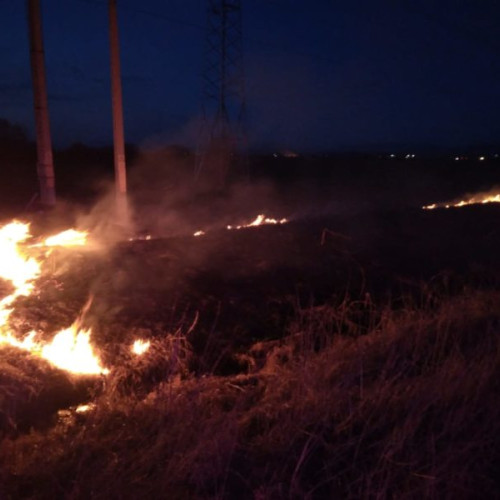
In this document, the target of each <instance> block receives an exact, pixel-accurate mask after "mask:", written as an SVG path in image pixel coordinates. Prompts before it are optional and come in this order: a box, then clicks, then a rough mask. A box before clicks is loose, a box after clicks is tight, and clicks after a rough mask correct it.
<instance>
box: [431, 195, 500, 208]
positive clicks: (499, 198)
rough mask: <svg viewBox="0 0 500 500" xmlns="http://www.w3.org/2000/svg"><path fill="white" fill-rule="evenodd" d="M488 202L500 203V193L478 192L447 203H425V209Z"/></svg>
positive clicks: (457, 206)
mask: <svg viewBox="0 0 500 500" xmlns="http://www.w3.org/2000/svg"><path fill="white" fill-rule="evenodd" d="M486 203H500V193H478V194H475V195H474V196H471V197H470V198H467V199H465V200H459V201H455V202H446V203H432V204H431V205H424V206H423V207H422V208H423V209H424V210H434V209H435V208H450V207H454V208H459V207H465V206H467V205H480V204H483V205H484V204H486Z"/></svg>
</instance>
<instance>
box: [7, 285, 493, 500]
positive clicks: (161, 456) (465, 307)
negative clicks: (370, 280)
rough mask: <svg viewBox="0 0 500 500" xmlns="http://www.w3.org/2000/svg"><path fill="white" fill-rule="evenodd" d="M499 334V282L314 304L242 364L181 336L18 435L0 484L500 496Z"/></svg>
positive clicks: (116, 492) (162, 491)
mask: <svg viewBox="0 0 500 500" xmlns="http://www.w3.org/2000/svg"><path fill="white" fill-rule="evenodd" d="M424 302H425V301H424ZM428 302H430V300H429V301H428ZM361 310H362V311H364V312H365V313H366V311H368V315H367V316H366V314H365V315H364V316H363V315H361V316H360V314H359V311H361ZM356 318H357V319H356ZM499 334H500V294H499V293H496V292H474V293H470V294H466V295H462V296H459V297H455V298H446V299H442V300H436V299H435V298H433V300H432V307H431V306H429V305H427V306H424V307H414V306H413V305H411V304H407V305H406V306H405V307H404V308H400V309H399V310H397V311H396V310H394V309H391V308H377V307H375V306H374V305H373V304H371V303H369V301H368V300H365V301H364V302H362V303H354V302H353V303H343V304H341V305H339V306H338V307H333V306H323V307H319V308H315V309H308V310H304V311H300V312H298V314H297V316H296V319H295V321H294V322H293V323H292V324H291V325H290V326H289V329H288V332H287V335H286V336H285V337H284V338H283V339H282V340H280V341H269V342H261V343H259V344H257V345H254V346H253V347H252V348H251V349H249V350H248V351H247V352H245V353H240V354H239V356H238V359H239V361H240V363H241V365H242V367H245V370H246V371H245V373H240V374H238V375H233V376H228V377H217V376H214V375H206V376H202V377H195V376H194V375H192V374H191V373H189V371H188V370H187V367H188V361H189V359H190V354H189V352H188V351H189V345H188V343H187V342H186V341H185V340H182V339H180V338H179V340H178V342H177V344H176V343H175V342H173V341H172V339H170V340H168V342H167V341H165V342H167V343H166V344H161V343H159V344H157V345H153V346H152V352H151V353H150V354H149V355H145V356H143V357H141V358H140V359H135V360H132V361H130V363H129V364H124V365H123V367H122V368H121V369H119V370H116V371H115V372H114V373H111V374H110V375H109V378H108V379H106V384H105V387H104V390H103V392H102V393H100V394H99V395H98V396H96V397H95V399H94V401H93V403H95V407H92V408H91V409H90V410H88V411H87V412H81V413H76V412H67V413H66V414H65V415H64V418H61V419H60V420H59V422H58V423H57V424H56V425H54V426H53V427H52V428H50V429H49V430H48V431H43V432H42V431H36V432H32V433H29V434H25V435H22V436H18V437H11V438H5V439H4V440H3V442H2V444H1V448H0V452H1V457H2V463H1V467H0V470H2V471H3V472H2V474H3V476H2V477H0V484H3V485H4V491H0V494H3V496H6V497H7V498H16V499H17V498H37V499H38V498H47V499H48V498H63V497H64V498H97V499H99V498H103V499H104V498H262V499H267V498H278V499H279V498H353V499H354V498H372V497H376V498H435V499H441V498H473V497H474V498H494V497H495V496H496V495H497V494H498V491H499V483H498V479H496V474H495V471H496V468H497V467H498V465H499V449H500V447H499V444H500V443H499V439H500V438H499V436H500V418H499V417H500V405H499V404H498V402H499V397H498V396H499V386H498V380H500V337H499ZM167 344H168V345H167ZM176 345H177V347H176ZM175 353H177V357H174V354H175ZM158 367H160V368H158ZM152 373H154V374H155V378H154V381H153V383H151V377H152V375H151V374H152ZM159 373H160V374H162V375H158V374H159ZM145 386H147V387H148V389H147V390H144V387H145Z"/></svg>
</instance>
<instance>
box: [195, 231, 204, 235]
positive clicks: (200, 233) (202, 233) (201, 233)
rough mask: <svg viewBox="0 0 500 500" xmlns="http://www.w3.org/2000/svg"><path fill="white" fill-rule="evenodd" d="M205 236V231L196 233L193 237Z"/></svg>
mask: <svg viewBox="0 0 500 500" xmlns="http://www.w3.org/2000/svg"><path fill="white" fill-rule="evenodd" d="M204 234H205V231H201V230H200V231H196V233H194V234H193V236H203V235H204Z"/></svg>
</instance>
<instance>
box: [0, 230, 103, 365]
mask: <svg viewBox="0 0 500 500" xmlns="http://www.w3.org/2000/svg"><path fill="white" fill-rule="evenodd" d="M30 237H31V236H30V233H29V224H25V223H22V222H18V221H13V222H11V223H9V224H6V225H4V226H2V227H1V228H0V278H2V279H4V280H5V281H9V282H10V283H11V284H12V286H13V287H14V291H13V292H12V293H11V294H10V295H8V296H6V297H4V298H3V299H2V300H1V301H0V345H2V344H7V345H10V346H12V347H16V348H18V349H23V350H25V351H28V352H30V353H32V354H34V355H36V356H39V357H41V358H43V359H46V360H47V361H49V362H50V363H52V364H53V365H54V366H57V367H58V368H61V369H63V370H67V371H69V372H71V373H76V374H106V373H108V372H109V370H107V369H106V368H104V367H102V366H101V364H100V362H99V359H98V358H97V357H96V356H95V355H94V353H93V349H92V347H91V345H90V330H80V329H79V322H78V321H76V322H75V323H73V325H71V326H70V327H69V328H66V329H65V330H62V331H60V332H58V333H57V334H56V335H55V336H54V338H53V339H52V341H51V342H50V343H44V342H40V341H37V340H36V337H37V333H36V332H30V333H29V334H28V335H26V336H25V337H24V338H23V339H19V338H17V336H16V335H14V334H13V333H12V332H11V331H10V330H9V318H10V315H11V314H12V311H13V303H14V301H15V299H16V298H17V297H20V296H29V295H30V294H31V292H32V291H33V287H34V282H35V280H36V279H37V278H38V277H39V276H40V273H41V262H39V261H38V260H36V259H34V258H33V257H30V256H28V255H27V254H26V252H25V249H24V247H23V244H25V243H26V241H27V240H28V239H29V238H30ZM85 242H86V233H80V232H78V231H75V230H68V231H64V232H62V233H60V234H58V235H55V236H53V237H50V238H47V239H46V240H45V241H44V244H43V245H45V246H53V245H65V246H68V245H69V246H72V245H83V244H85ZM36 246H40V245H36ZM42 257H43V256H42ZM88 305H89V304H87V306H86V307H88Z"/></svg>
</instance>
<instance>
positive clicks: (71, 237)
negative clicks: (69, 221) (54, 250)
mask: <svg viewBox="0 0 500 500" xmlns="http://www.w3.org/2000/svg"><path fill="white" fill-rule="evenodd" d="M87 237H88V233H87V232H86V231H77V230H76V229H67V230H66V231H63V232H61V233H59V234H55V235H54V236H50V237H49V238H46V239H45V241H44V242H43V244H44V245H45V246H47V247H53V246H64V247H70V246H84V245H86V244H87Z"/></svg>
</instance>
